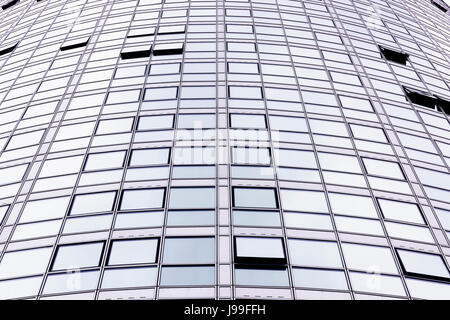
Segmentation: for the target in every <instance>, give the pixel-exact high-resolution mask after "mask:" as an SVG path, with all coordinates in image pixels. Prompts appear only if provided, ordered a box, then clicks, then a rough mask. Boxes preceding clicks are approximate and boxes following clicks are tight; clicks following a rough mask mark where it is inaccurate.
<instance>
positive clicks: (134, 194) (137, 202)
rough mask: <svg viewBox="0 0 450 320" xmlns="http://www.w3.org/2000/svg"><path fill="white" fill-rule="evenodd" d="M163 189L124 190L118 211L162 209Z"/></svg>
mask: <svg viewBox="0 0 450 320" xmlns="http://www.w3.org/2000/svg"><path fill="white" fill-rule="evenodd" d="M164 194H165V189H163V188H159V189H139V190H124V191H123V193H122V199H121V202H120V210H138V209H151V208H162V207H163V206H164Z"/></svg>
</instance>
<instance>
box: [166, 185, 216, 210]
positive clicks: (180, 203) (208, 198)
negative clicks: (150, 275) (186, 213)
mask: <svg viewBox="0 0 450 320" xmlns="http://www.w3.org/2000/svg"><path fill="white" fill-rule="evenodd" d="M215 206H216V191H215V188H172V189H171V190H170V200H169V208H171V209H202V208H214V207H215Z"/></svg>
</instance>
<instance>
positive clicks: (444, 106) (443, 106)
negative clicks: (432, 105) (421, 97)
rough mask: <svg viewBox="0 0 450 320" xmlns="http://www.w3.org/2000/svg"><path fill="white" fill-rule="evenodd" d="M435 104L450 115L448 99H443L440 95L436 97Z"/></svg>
mask: <svg viewBox="0 0 450 320" xmlns="http://www.w3.org/2000/svg"><path fill="white" fill-rule="evenodd" d="M436 104H437V106H438V107H439V108H440V109H441V111H442V112H444V113H446V114H448V115H450V100H445V99H442V98H440V97H437V101H436Z"/></svg>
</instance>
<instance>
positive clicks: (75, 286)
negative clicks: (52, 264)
mask: <svg viewBox="0 0 450 320" xmlns="http://www.w3.org/2000/svg"><path fill="white" fill-rule="evenodd" d="M99 275H100V271H98V270H96V271H85V272H75V273H60V274H52V275H49V276H48V278H47V282H46V283H45V287H44V292H43V293H44V294H51V293H63V292H67V293H69V292H74V291H85V290H94V289H96V288H97V283H98V277H99Z"/></svg>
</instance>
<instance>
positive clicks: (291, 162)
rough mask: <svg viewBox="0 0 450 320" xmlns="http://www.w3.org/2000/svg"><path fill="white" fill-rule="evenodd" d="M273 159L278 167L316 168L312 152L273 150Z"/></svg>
mask: <svg viewBox="0 0 450 320" xmlns="http://www.w3.org/2000/svg"><path fill="white" fill-rule="evenodd" d="M274 158H275V162H276V164H277V165H278V166H287V167H300V168H317V162H316V157H315V156H314V152H312V151H303V150H291V149H275V155H274Z"/></svg>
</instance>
